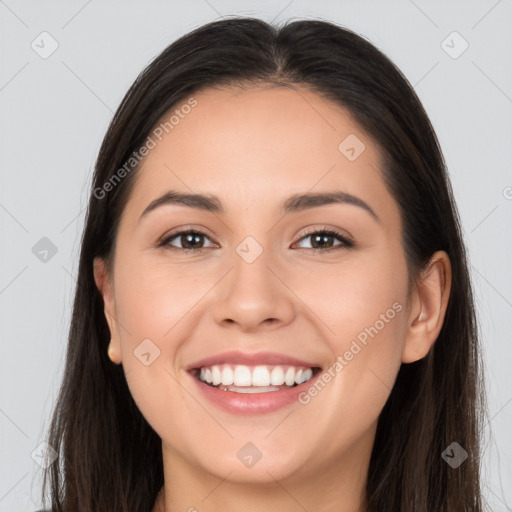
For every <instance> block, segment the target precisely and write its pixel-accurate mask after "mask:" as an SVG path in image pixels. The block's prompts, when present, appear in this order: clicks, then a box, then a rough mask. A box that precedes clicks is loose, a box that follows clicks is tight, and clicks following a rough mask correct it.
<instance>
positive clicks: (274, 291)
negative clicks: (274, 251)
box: [213, 251, 296, 332]
mask: <svg viewBox="0 0 512 512" xmlns="http://www.w3.org/2000/svg"><path fill="white" fill-rule="evenodd" d="M219 284H220V287H219V289H218V294H217V296H216V299H215V304H214V307H213V315H214V319H215V321H216V322H217V324H219V325H222V326H223V327H229V326H231V327H232V328H235V327H237V328H238V329H239V330H240V331H242V332H251V331H255V330H258V329H262V328H265V329H274V328H278V327H280V326H283V325H287V324H289V323H291V322H292V321H293V319H294V317H295V314H296V310H295V307H294V301H293V298H294V295H293V292H292V291H291V290H290V289H289V288H288V287H287V286H286V283H285V279H283V276H281V275H280V272H279V269H278V268H277V267H276V265H272V264H271V262H270V261H269V258H268V257H267V253H266V251H263V253H262V254H261V255H260V256H259V257H258V258H257V259H256V260H255V261H253V262H252V263H248V262H247V261H245V260H244V259H243V258H242V257H240V256H239V255H238V254H235V255H234V256H233V266H232V269H231V271H230V272H229V273H228V275H227V276H226V277H225V278H224V279H223V280H222V282H221V283H219Z"/></svg>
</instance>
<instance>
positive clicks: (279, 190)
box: [131, 86, 394, 214]
mask: <svg viewBox="0 0 512 512" xmlns="http://www.w3.org/2000/svg"><path fill="white" fill-rule="evenodd" d="M191 99H192V100H193V101H191ZM186 105H194V106H192V107H186ZM185 107H186V108H185ZM171 117H172V119H171ZM166 123H167V124H166ZM159 127H160V130H159V131H157V132H155V130H153V132H152V135H151V136H152V138H153V139H154V141H155V143H156V146H155V147H154V148H153V149H151V151H150V152H149V154H148V155H147V156H146V158H145V160H144V162H143V165H142V168H141V169H140V170H139V171H138V177H137V183H136V186H135V188H134V191H133V197H132V199H133V200H132V201H131V202H132V205H135V207H137V208H138V210H139V214H140V211H142V209H143V208H144V207H145V206H146V205H147V203H148V202H150V201H152V200H153V199H155V197H156V196H157V195H161V194H162V193H164V192H165V191H166V190H168V189H173V190H180V191H183V192H184V193H190V192H194V193H205V194H212V195H216V196H218V197H220V198H221V199H222V201H223V203H224V202H225V205H226V210H228V211H229V209H230V206H231V207H233V208H237V207H243V206H244V205H249V204H254V203H255V202H256V203H258V205H259V206H260V207H262V208H266V207H267V206H268V208H269V209H272V210H274V209H276V207H277V203H279V204H281V200H282V199H284V198H285V197H288V196H290V195H292V194H295V193H304V192H308V191H312V192H316V191H324V190H327V189H336V190H343V191H345V192H348V193H352V194H356V195H359V196H363V198H364V199H365V200H366V201H368V202H370V203H372V204H373V205H374V207H375V209H377V210H386V209H387V210H389V208H390V207H391V208H392V206H393V205H392V204H390V203H393V202H394V201H393V199H392V197H391V196H390V194H389V193H388V191H387V189H386V187H385V184H384V181H383V179H382V173H381V171H380V167H381V158H380V153H379V148H378V146H377V145H376V144H375V143H374V142H373V140H371V138H370V137H369V135H367V134H366V132H365V131H364V130H363V129H362V128H361V127H360V126H359V125H358V124H357V123H356V121H355V120H354V119H353V117H352V115H351V114H350V112H349V110H348V109H346V108H344V107H342V106H340V105H337V104H335V103H333V102H331V101H329V100H327V99H325V98H323V97H321V96H319V95H317V94H315V93H313V92H311V91H308V90H305V89H297V90H295V89H290V88H284V87H270V86H267V87H251V88H249V89H242V88H236V87H230V88H224V89H206V90H204V91H201V92H199V93H197V94H193V95H192V96H191V97H190V98H185V100H183V101H182V102H181V103H180V104H177V105H176V106H175V107H173V109H172V112H168V113H167V114H166V115H164V116H163V117H162V119H161V123H160V124H159ZM156 129H157V130H158V126H157V127H156ZM154 133H157V134H158V137H155V135H154Z"/></svg>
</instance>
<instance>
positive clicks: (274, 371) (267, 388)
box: [190, 364, 321, 393]
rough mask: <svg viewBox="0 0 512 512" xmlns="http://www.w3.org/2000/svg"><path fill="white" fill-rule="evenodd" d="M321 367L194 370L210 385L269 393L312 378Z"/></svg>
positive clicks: (229, 389)
mask: <svg viewBox="0 0 512 512" xmlns="http://www.w3.org/2000/svg"><path fill="white" fill-rule="evenodd" d="M319 371H321V368H318V367H310V368H309V367H304V366H291V365H257V366H248V365H231V364H216V365H212V366H204V367H201V368H194V369H193V370H191V372H190V373H191V374H192V376H194V377H195V378H196V379H197V380H199V381H200V382H202V383H203V384H206V385H207V386H210V387H213V388H216V389H219V390H221V391H232V392H234V393H268V392H272V391H281V390H283V389H290V388H294V387H296V386H299V385H301V384H304V383H305V382H308V381H309V380H311V379H312V378H313V377H314V376H315V375H316V374H317V373H318V372H319Z"/></svg>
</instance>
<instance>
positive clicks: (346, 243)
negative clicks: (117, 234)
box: [158, 229, 355, 253]
mask: <svg viewBox="0 0 512 512" xmlns="http://www.w3.org/2000/svg"><path fill="white" fill-rule="evenodd" d="M317 234H323V235H327V236H332V237H333V238H336V239H338V241H339V242H341V243H340V244H339V245H335V246H333V247H329V248H328V249H319V248H309V247H305V248H304V249H306V250H307V251H311V252H315V253H317V252H324V253H325V252H331V251H336V250H339V249H350V248H353V247H355V243H354V242H352V240H350V239H348V238H347V237H346V236H344V235H342V234H341V233H339V232H337V231H335V230H332V229H315V230H314V231H311V232H309V233H306V234H305V235H303V236H302V237H301V238H300V239H299V242H300V241H301V240H304V239H305V238H308V237H311V236H314V235H317ZM183 235H199V236H204V237H206V238H209V237H208V235H207V234H206V233H203V232H202V231H198V230H195V229H187V230H184V231H178V232H177V233H173V234H172V235H170V236H167V237H165V238H164V239H163V240H162V241H161V242H160V243H159V244H158V247H164V246H167V247H168V248H169V249H171V250H178V251H183V252H185V253H194V252H198V251H202V250H204V249H209V247H199V248H196V249H185V248H181V247H174V246H172V245H170V242H171V241H172V240H174V239H175V238H179V237H180V236H183Z"/></svg>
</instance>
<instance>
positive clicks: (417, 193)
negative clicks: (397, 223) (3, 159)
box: [43, 17, 485, 512]
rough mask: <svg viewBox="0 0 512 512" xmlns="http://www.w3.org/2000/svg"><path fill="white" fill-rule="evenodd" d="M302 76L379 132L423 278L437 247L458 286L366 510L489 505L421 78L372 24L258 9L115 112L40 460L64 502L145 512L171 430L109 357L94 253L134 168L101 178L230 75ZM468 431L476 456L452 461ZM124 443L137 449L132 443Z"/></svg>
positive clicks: (395, 407)
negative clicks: (452, 450) (401, 64)
mask: <svg viewBox="0 0 512 512" xmlns="http://www.w3.org/2000/svg"><path fill="white" fill-rule="evenodd" d="M262 83H263V84H264V83H268V84H274V85H282V86H288V87H290V86H291V87H293V86H295V85H296V86H301V87H305V88H308V89H309V90H311V91H313V92H315V93H317V94H319V95H321V96H323V97H325V98H327V99H329V100H332V101H334V102H336V103H338V104H339V105H342V106H344V107H346V108H347V109H348V110H349V111H350V112H351V113H352V115H353V116H354V118H355V119H356V120H357V121H358V122H359V124H360V125H361V126H362V127H363V128H364V129H366V130H367V132H368V133H370V134H371V136H373V138H374V141H375V142H376V144H377V145H378V146H379V148H380V149H381V151H382V153H383V155H384V156H385V158H384V167H383V169H382V173H383V175H384V179H385V181H386V184H387V186H388V187H389V190H390V191H391V193H392V195H393V197H394V198H395V200H396V201H397V203H398V205H399V208H400V212H401V216H402V224H403V232H402V238H403V247H404V250H405V253H406V256H407V262H408V268H409V274H410V275H409V277H410V278H411V279H412V280H414V279H416V278H417V277H418V276H419V272H420V271H421V269H422V268H424V266H425V265H426V263H427V262H428V260H429V258H430V256H431V255H432V254H433V253H434V252H435V251H437V250H444V251H446V252H447V253H448V255H449V257H450V260H451V265H452V272H453V283H452V290H451V296H450V300H449V304H448V309H447V313H446V317H445V321H444V325H443V327H442V330H441V332H440V334H439V337H438V339H437V341H436V343H435V345H434V347H433V348H432V349H431V351H430V352H429V353H428V355H427V356H426V357H425V358H423V359H422V360H420V361H417V362H415V363H411V364H402V366H401V369H400V371H399V374H398V378H397V380H396V383H395V385H394V387H393V390H392V392H391V395H390V397H389V399H388V401H387V403H386V404H385V406H384V409H383V410H382V412H381V414H380V417H379V422H378V428H377V434H376V438H375V444H374V447H373V452H372V456H371V460H370V468H369V474H368V482H367V502H368V507H369V510H370V511H372V512H376V511H379V512H381V511H393V512H400V511H402V512H420V511H421V512H426V511H429V512H434V511H436V512H439V511H447V512H448V511H449V512H457V511H458V512H462V511H466V512H467V511H475V512H479V511H481V510H482V503H481V493H480V482H479V465H480V444H479V443H480V442H479V431H480V429H481V427H482V424H483V419H484V407H485V397H484V392H483V380H482V374H481V363H480V360H479V348H478V337H477V325H476V321H475V312H474V304H473V296H472V288H471V283H470V279H469V274H468V265H467V261H466V254H465V249H464V245H463V241H462V235H461V226H460V221H459V217H458V213H457V209H456V206H455V203H454V199H453V193H452V190H451V186H450V182H449V179H448V176H447V172H446V167H445V163H444V160H443V156H442V153H441V150H440V147H439V144H438V141H437V138H436V135H435V133H434V130H433V128H432V126H431V123H430V121H429V119H428V117H427V114H426V113H425V111H424V109H423V107H422V105H421V103H420V101H419V99H418V97H417V96H416V94H415V92H414V90H413V88H412V87H411V85H410V84H409V82H408V81H407V80H406V78H405V77H404V76H403V75H402V73H401V72H400V71H399V70H398V69H397V68H396V67H395V66H394V64H393V63H392V62H391V61H390V60H389V59H388V58H387V57H386V56H385V55H384V54H382V53H381V52H380V51H379V50H378V49H376V48H375V47H374V46H373V45H372V44H371V43H369V42H368V41H367V40H366V39H364V38H363V37H361V36H359V35H357V34H355V33H353V32H351V31H350V30H347V29H345V28H342V27H339V26H337V25H335V24H333V23H329V22H325V21H318V20H304V21H293V22H289V23H287V24H284V25H283V26H281V27H275V26H272V25H269V24H267V23H266V22H264V21H261V20H259V19H253V18H240V17H234V18H228V19H223V20H222V21H216V22H213V23H209V24H207V25H204V26H202V27H200V28H198V29H196V30H194V31H193V32H190V33H189V34H187V35H185V36H183V37H182V38H180V39H179V40H177V41H176V42H174V43H173V44H171V45H170V46H169V47H167V48H166V49H165V50H164V51H163V52H162V53H161V54H160V55H159V56H158V57H157V58H156V59H155V60H154V61H153V62H152V63H151V64H150V65H149V66H148V67H147V68H146V69H145V70H144V71H143V72H142V73H141V74H140V75H139V77H138V78H137V79H136V81H135V83H134V84H133V85H132V86H131V88H130V89H129V91H128V92H127V94H126V96H125V97H124V99H123V100H122V103H121V105H120V106H119V108H118V109H117V112H116V113H115V115H114V117H113V119H112V121H111V123H110V126H109V128H108V131H107V133H106V135H105V138H104V140H103V143H102V146H101V149H100V152H99V156H98V159H97V163H96V167H95V174H94V179H93V185H92V189H91V196H90V201H89V205H88V211H87V218H86V223H85V229H84V233H83V238H82V244H81V253H80V264H79V272H78V283H77V286H76V293H75V300H74V308H73V313H72V320H71V328H70V333H69V344H68V348H67V354H66V368H65V373H64V377H63V381H62V385H61V388H60V393H59V396H58V399H57V402H56V405H55V409H54V413H53V417H52V422H51V426H50V429H49V433H48V438H47V442H48V443H49V444H50V445H51V446H52V447H53V448H54V449H55V450H57V451H58V452H59V454H60V456H59V459H58V460H57V461H56V462H55V463H54V464H52V465H51V466H50V467H49V468H48V469H47V470H46V472H45V475H44V482H43V503H44V504H47V503H48V502H47V501H46V494H45V491H46V489H47V488H48V490H49V494H50V506H51V510H52V511H54V512H57V511H59V512H61V511H64V512H128V511H129V512H147V511H150V510H151V508H152V506H153V504H154V501H155V498H156V495H157V493H158V491H159V489H160V488H161V486H162V485H163V466H162V451H161V440H160V438H159V436H158V435H157V434H156V433H155V431H154V430H153V429H152V428H151V426H150V425H149V424H148V423H147V422H146V420H145V419H144V417H143V416H142V414H141V413H140V411H139V409H138V408H137V406H136V404H135V403H134V401H133V399H132V396H131V394H130V391H129V389H128V386H127V383H126V380H125V376H124V372H123V369H122V366H117V365H113V364H112V363H111V362H110V360H109V359H108V357H107V346H108V343H109V330H108V326H107V324H106V321H105V317H104V314H103V301H102V297H101V295H100V294H99V292H98V290H97V289H96V286H95V283H94V277H93V259H94V258H95V257H97V256H99V257H103V258H105V259H106V260H107V261H111V258H112V250H113V247H114V240H115V237H116V232H117V227H118V225H119V220H120V217H121V214H122V212H123V208H124V205H125V204H126V201H127V199H128V197H129V193H130V189H131V187H132V186H133V183H134V176H135V175H136V171H137V168H134V169H133V171H131V172H127V173H124V174H126V175H123V179H121V180H118V182H117V181H116V182H115V186H112V187H109V190H108V192H107V191H106V189H105V187H104V184H105V183H107V182H109V180H110V182H111V183H114V182H113V181H112V180H113V179H114V177H115V175H116V176H118V177H119V172H118V171H119V169H120V168H122V167H123V165H125V163H126V162H127V161H129V159H130V158H131V157H133V155H134V152H136V151H137V150H138V149H139V148H140V147H141V146H142V145H143V144H144V142H145V140H146V139H147V137H148V135H149V134H150V133H151V130H152V129H153V128H154V127H155V126H156V124H157V122H158V121H159V120H160V119H161V118H162V116H163V115H164V114H165V113H167V112H169V111H170V109H171V108H172V107H173V106H175V105H176V104H178V103H179V102H181V101H183V100H184V99H186V98H187V97H190V95H191V94H192V93H194V92H197V91H199V90H201V89H204V88H208V87H213V86H223V85H233V84H237V85H242V86H243V85H250V84H262ZM453 442H457V443H458V444H459V445H460V446H461V447H462V448H463V449H464V450H465V451H466V452H467V453H468V458H467V460H465V461H464V462H463V463H462V464H460V465H459V466H458V467H456V468H453V467H451V466H450V465H449V464H448V463H447V462H445V460H444V459H443V457H442V453H443V452H444V451H445V449H446V448H447V447H449V446H450V445H451V443H453ZM128 446H129V449H128V448H127V447H128Z"/></svg>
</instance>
